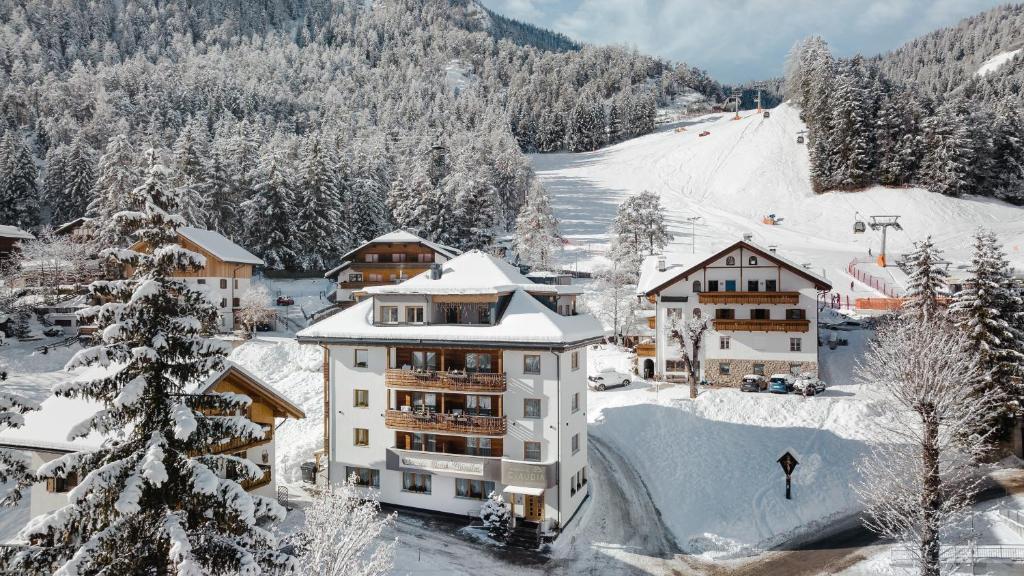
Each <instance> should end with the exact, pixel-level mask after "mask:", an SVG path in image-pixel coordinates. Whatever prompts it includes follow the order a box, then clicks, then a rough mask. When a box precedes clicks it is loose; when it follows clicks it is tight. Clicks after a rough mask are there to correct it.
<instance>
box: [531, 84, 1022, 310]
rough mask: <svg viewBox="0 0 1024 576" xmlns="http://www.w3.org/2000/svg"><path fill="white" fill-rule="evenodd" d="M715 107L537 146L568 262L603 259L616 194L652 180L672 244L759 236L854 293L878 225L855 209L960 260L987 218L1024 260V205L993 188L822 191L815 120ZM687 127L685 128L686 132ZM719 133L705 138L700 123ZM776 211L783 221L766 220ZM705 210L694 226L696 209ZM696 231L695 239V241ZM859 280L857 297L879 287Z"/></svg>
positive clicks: (537, 166) (706, 246)
mask: <svg viewBox="0 0 1024 576" xmlns="http://www.w3.org/2000/svg"><path fill="white" fill-rule="evenodd" d="M740 114H741V116H742V119H740V120H732V114H731V113H727V114H711V115H707V116H702V117H699V118H696V119H691V120H687V121H683V122H679V123H675V124H669V125H666V126H664V127H662V128H661V129H660V131H658V132H655V133H653V134H649V135H647V136H643V137H640V138H636V139H633V140H629V141H627V142H622V143H620V144H617V145H615V146H610V147H608V148H604V149H602V150H598V151H594V152H587V153H558V154H534V155H532V156H531V161H532V163H533V167H534V170H536V172H537V174H538V176H539V177H540V178H541V180H542V181H543V183H544V184H545V186H546V187H547V189H548V191H549V192H550V193H551V195H552V202H553V205H554V209H555V213H556V215H557V216H558V218H559V219H560V220H561V229H562V232H563V234H564V235H565V236H566V238H567V240H568V241H569V245H568V246H567V247H566V250H565V252H564V253H563V262H564V263H565V264H566V265H568V266H570V267H572V266H579V268H580V269H588V268H592V267H593V266H595V265H597V264H599V263H600V262H601V261H602V260H603V256H602V254H603V252H604V250H605V249H606V248H607V245H608V241H609V236H608V230H609V227H610V225H611V223H612V220H613V219H614V217H615V211H616V208H617V207H618V205H619V204H620V203H621V202H622V201H623V200H624V199H625V198H626V197H627V196H629V195H632V194H636V193H639V192H641V191H643V190H651V191H653V192H656V193H658V194H659V195H660V196H661V198H662V204H663V205H664V206H665V208H666V211H667V218H668V221H669V225H670V229H671V232H672V233H673V234H674V235H675V240H674V241H673V243H672V244H671V245H670V246H669V247H668V249H667V250H666V252H668V253H669V254H672V253H689V252H690V251H691V250H692V249H696V250H697V251H710V250H714V249H718V248H722V247H724V246H725V245H727V244H728V243H731V242H734V241H736V240H739V239H741V238H742V236H743V234H744V233H751V234H753V235H754V240H755V241H756V242H759V243H761V244H767V245H776V246H778V249H779V251H780V253H782V254H784V255H786V256H789V257H790V258H791V259H793V260H796V261H797V262H800V263H810V264H811V265H812V267H813V268H814V269H815V271H818V272H822V273H824V274H825V275H826V276H827V277H828V278H829V279H830V280H832V283H833V285H834V286H835V288H836V289H837V290H838V291H840V292H841V293H844V294H847V293H851V289H850V281H851V280H852V279H851V278H850V277H849V276H848V275H847V274H846V266H847V264H848V263H849V262H850V260H851V259H853V258H854V257H861V256H867V255H868V249H869V248H870V249H871V250H872V253H873V254H875V255H877V254H878V250H879V246H880V243H881V237H880V235H879V233H875V232H872V231H871V230H870V229H869V230H868V232H867V233H866V234H859V235H854V234H853V223H854V220H855V215H856V213H857V212H859V213H860V214H861V215H862V216H864V217H866V216H870V215H889V214H896V215H900V216H901V218H900V222H901V223H902V224H903V227H904V230H903V231H901V232H892V231H890V233H889V237H888V248H889V254H890V261H891V260H892V256H893V255H895V254H898V253H902V252H905V251H907V250H909V249H911V248H912V247H913V242H914V241H916V240H920V239H923V238H924V237H925V236H928V235H931V236H932V237H933V238H934V239H935V241H936V242H937V244H938V245H939V246H940V247H941V248H942V249H944V250H945V251H946V256H947V258H949V259H951V260H953V261H954V263H965V262H968V261H969V260H970V237H971V234H972V233H973V232H974V230H975V229H976V228H977V227H978V226H984V227H986V228H991V229H993V230H994V231H996V232H997V233H998V234H999V236H1000V238H1002V239H1003V241H1004V242H1005V244H1006V250H1007V252H1008V253H1009V256H1010V259H1011V261H1012V262H1013V263H1014V265H1015V266H1016V267H1017V268H1018V269H1021V268H1024V251H1022V249H1021V247H1022V244H1024V208H1021V207H1015V206H1012V205H1009V204H1006V203H1004V202H1000V201H996V200H993V199H989V198H976V197H967V198H950V197H946V196H942V195H940V194H933V193H930V192H928V191H927V190H923V189H919V188H898V189H891V188H884V187H874V188H870V189H868V190H864V191H860V192H830V193H826V194H820V195H818V194H814V193H813V192H812V191H811V187H810V178H809V172H810V164H809V160H808V156H807V148H806V146H805V145H804V144H798V143H797V142H796V140H797V135H798V134H800V133H802V132H803V131H804V130H805V126H804V124H803V122H801V120H800V118H799V116H798V111H797V110H796V109H794V108H792V107H790V106H789V105H787V104H783V105H780V106H779V107H777V108H775V109H773V110H771V117H770V118H767V119H766V118H763V117H762V116H761V115H758V114H755V113H754V112H752V111H744V112H741V113H740ZM679 126H684V127H685V128H686V131H684V132H676V131H675V128H676V127H679ZM704 130H707V131H709V132H710V134H709V135H707V136H704V137H699V136H698V134H699V133H700V132H701V131H704ZM769 213H774V214H776V215H777V216H779V217H781V218H782V219H783V220H782V223H781V224H779V225H776V226H770V225H766V224H762V222H761V219H762V217H763V216H764V215H766V214H769ZM694 216H699V217H700V219H699V220H697V221H696V222H695V223H694V224H693V225H692V230H693V234H692V235H691V224H690V222H688V221H687V220H686V218H688V217H694ZM691 242H692V243H693V246H691ZM872 292H873V291H871V290H870V289H869V288H868V287H866V286H863V285H860V284H857V285H856V287H855V289H853V290H852V294H851V295H852V296H870V295H873V293H872Z"/></svg>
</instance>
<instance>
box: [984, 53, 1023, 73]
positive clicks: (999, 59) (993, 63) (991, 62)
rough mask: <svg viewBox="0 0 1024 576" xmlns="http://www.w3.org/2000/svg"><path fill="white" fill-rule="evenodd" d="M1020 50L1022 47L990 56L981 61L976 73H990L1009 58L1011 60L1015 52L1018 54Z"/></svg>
mask: <svg viewBox="0 0 1024 576" xmlns="http://www.w3.org/2000/svg"><path fill="white" fill-rule="evenodd" d="M1021 51H1024V48H1018V49H1016V50H1009V51H1007V52H1000V53H998V54H996V55H995V56H992V57H991V58H989V59H988V60H985V61H984V62H982V63H981V66H980V67H979V68H978V72H977V75H978V76H985V75H986V74H991V73H992V72H995V71H996V70H998V69H999V68H1000V67H1002V65H1003V64H1006V63H1007V62H1009V61H1010V60H1013V58H1014V57H1015V56H1016V55H1017V54H1020V53H1021Z"/></svg>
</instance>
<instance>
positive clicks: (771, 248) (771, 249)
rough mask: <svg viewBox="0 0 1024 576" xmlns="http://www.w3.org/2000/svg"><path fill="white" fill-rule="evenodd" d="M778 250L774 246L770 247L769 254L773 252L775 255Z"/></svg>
mask: <svg viewBox="0 0 1024 576" xmlns="http://www.w3.org/2000/svg"><path fill="white" fill-rule="evenodd" d="M776 248H777V246H774V245H772V246H769V247H768V251H769V252H771V253H772V254H774V253H775V249H776Z"/></svg>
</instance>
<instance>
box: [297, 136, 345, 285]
mask: <svg viewBox="0 0 1024 576" xmlns="http://www.w3.org/2000/svg"><path fill="white" fill-rule="evenodd" d="M333 165H334V162H333V160H332V159H331V158H330V156H329V155H328V151H327V150H326V149H325V144H324V141H323V139H322V138H321V137H320V136H319V135H314V136H312V137H310V138H309V139H308V141H307V142H306V146H305V147H304V150H303V151H302V166H301V168H300V170H301V174H300V178H301V182H300V185H299V191H298V194H297V199H296V210H295V243H296V245H297V246H298V248H299V257H298V264H299V265H300V266H301V267H302V268H303V269H305V270H326V269H327V268H328V267H330V266H332V265H333V264H334V263H335V261H336V260H337V258H338V256H339V255H340V254H342V253H343V251H342V249H344V248H345V246H344V245H342V246H338V245H337V243H336V238H337V237H338V230H337V228H338V227H337V223H338V222H339V221H341V219H342V216H341V211H342V198H341V194H340V191H339V189H338V182H337V180H336V178H335V174H334V166H333Z"/></svg>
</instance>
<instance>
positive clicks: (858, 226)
mask: <svg viewBox="0 0 1024 576" xmlns="http://www.w3.org/2000/svg"><path fill="white" fill-rule="evenodd" d="M867 229H868V227H867V224H864V222H863V221H861V220H857V221H856V222H854V223H853V233H854V234H863V233H864V232H865V231H866V230H867Z"/></svg>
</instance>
